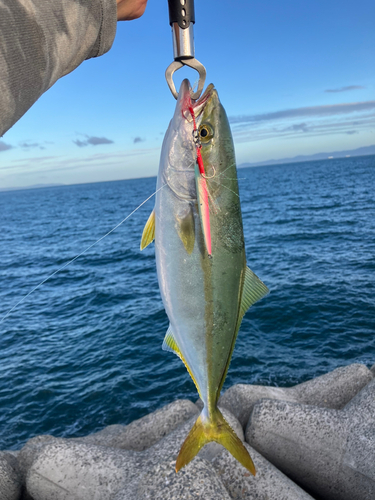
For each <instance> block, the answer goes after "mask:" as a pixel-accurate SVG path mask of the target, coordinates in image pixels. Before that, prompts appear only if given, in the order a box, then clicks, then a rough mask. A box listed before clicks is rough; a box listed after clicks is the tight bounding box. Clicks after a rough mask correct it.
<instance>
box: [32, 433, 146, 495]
mask: <svg viewBox="0 0 375 500" xmlns="http://www.w3.org/2000/svg"><path fill="white" fill-rule="evenodd" d="M136 455H137V453H136V452H133V451H126V450H115V449H111V448H107V447H104V446H95V445H91V444H84V443H73V442H65V443H51V444H47V445H45V446H44V448H43V449H42V450H41V451H40V452H39V454H38V455H37V457H36V459H35V460H34V462H33V464H32V465H31V467H30V469H29V471H28V474H27V478H26V487H27V492H28V493H29V494H30V495H31V496H32V498H33V499H34V500H72V499H77V500H78V499H79V500H112V498H113V497H114V495H115V494H116V493H117V492H118V491H119V490H120V488H121V486H122V485H123V483H124V481H125V480H127V481H131V480H132V479H133V478H134V477H136V476H137V475H138V474H139V468H140V460H139V457H137V456H136ZM139 455H140V454H139Z"/></svg>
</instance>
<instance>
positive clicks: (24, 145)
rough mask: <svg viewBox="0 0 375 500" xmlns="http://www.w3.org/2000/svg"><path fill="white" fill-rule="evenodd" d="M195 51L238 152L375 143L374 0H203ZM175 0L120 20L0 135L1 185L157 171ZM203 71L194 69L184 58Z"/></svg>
mask: <svg viewBox="0 0 375 500" xmlns="http://www.w3.org/2000/svg"><path fill="white" fill-rule="evenodd" d="M195 12H196V24H195V26H194V35H195V55H196V58H197V59H198V60H199V61H201V62H202V63H203V64H204V65H205V67H206V69H207V82H206V83H207V84H208V83H210V82H212V83H214V84H215V87H216V88H217V90H218V93H219V97H220V100H221V102H222V104H223V106H224V107H225V109H226V112H227V115H228V117H229V120H230V123H231V127H232V132H233V138H234V143H235V148H236V157H237V164H241V163H246V162H250V163H254V162H261V161H265V160H269V159H278V158H288V157H293V156H297V155H301V154H302V155H310V154H314V153H320V152H325V151H327V152H332V151H340V150H349V149H355V148H358V147H362V146H370V145H373V144H375V78H374V77H375V29H374V25H375V2H374V1H373V0H357V1H349V0H343V1H341V2H337V0H324V1H321V0H316V1H315V2H306V1H301V0H285V1H283V2H280V1H279V0H251V1H249V0H236V1H229V0H226V1H224V0H216V1H213V0H195ZM172 60H173V52H172V39H171V31H170V27H169V19H168V6H167V0H162V1H160V0H149V2H148V6H147V9H146V12H145V14H144V16H143V17H142V18H140V19H138V20H135V21H130V22H120V23H118V24H117V34H116V38H115V41H114V44H113V47H112V48H111V50H110V51H109V52H108V53H107V54H105V55H104V56H101V57H98V58H94V59H90V60H87V61H84V62H83V63H82V64H81V65H80V66H79V67H78V68H77V69H76V70H75V71H73V72H72V73H70V74H69V75H67V76H65V77H63V78H61V79H60V80H59V81H58V82H57V83H56V84H55V85H54V86H53V87H52V88H51V89H49V90H48V91H47V92H46V93H45V94H44V95H43V96H42V97H41V98H40V99H39V100H38V101H37V102H36V103H35V104H34V106H33V107H32V108H31V109H30V110H29V111H28V112H27V113H26V114H25V115H24V116H23V117H22V118H21V119H20V120H19V121H18V122H17V123H16V124H15V125H14V126H13V127H12V128H11V129H10V130H9V131H8V132H6V134H4V136H3V137H2V138H0V188H8V187H26V186H34V185H39V184H77V183H86V182H99V181H110V180H119V179H127V178H135V177H148V176H153V175H156V174H157V169H158V163H159V155H160V149H161V144H162V140H163V136H164V133H165V131H166V129H167V126H168V123H169V120H170V119H171V117H172V114H173V111H174V107H175V99H174V98H173V96H172V94H171V93H170V91H169V88H168V86H167V84H166V81H165V77H164V73H165V69H166V68H167V66H168V65H169V64H170V63H171V62H172ZM175 75H176V76H175V82H176V86H177V87H178V86H179V83H180V82H181V81H182V79H183V78H185V77H188V78H189V79H190V80H191V82H192V83H193V82H195V80H196V78H197V73H195V72H194V71H193V70H188V69H185V68H183V69H181V70H179V71H178V72H177V73H176V74H175Z"/></svg>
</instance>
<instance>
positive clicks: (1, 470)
mask: <svg viewBox="0 0 375 500" xmlns="http://www.w3.org/2000/svg"><path fill="white" fill-rule="evenodd" d="M21 490H22V478H21V474H20V470H19V466H18V462H17V459H16V458H15V457H14V456H13V455H11V454H10V453H7V452H5V451H0V500H19V499H20V498H21Z"/></svg>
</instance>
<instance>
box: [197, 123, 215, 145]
mask: <svg viewBox="0 0 375 500" xmlns="http://www.w3.org/2000/svg"><path fill="white" fill-rule="evenodd" d="M213 136H214V131H213V129H212V127H211V125H209V124H208V123H203V124H202V125H201V126H200V127H199V137H200V140H201V141H202V142H203V143H207V142H209V141H210V140H211V139H212V138H213Z"/></svg>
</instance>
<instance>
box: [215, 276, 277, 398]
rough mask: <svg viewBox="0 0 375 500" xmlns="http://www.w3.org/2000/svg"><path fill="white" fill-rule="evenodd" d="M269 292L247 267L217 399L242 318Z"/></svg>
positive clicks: (218, 395)
mask: <svg viewBox="0 0 375 500" xmlns="http://www.w3.org/2000/svg"><path fill="white" fill-rule="evenodd" d="M268 293H269V290H268V288H267V287H266V285H265V284H264V283H263V281H261V280H260V279H259V278H258V276H257V275H256V274H254V273H253V271H252V270H251V269H250V268H248V267H245V278H244V283H243V286H242V294H241V304H240V308H239V312H238V318H237V325H236V332H235V335H234V337H233V343H232V348H231V351H230V354H229V356H228V361H227V364H226V367H225V369H224V372H223V377H222V379H221V382H220V384H219V389H218V391H217V400H219V397H220V392H221V389H222V388H223V384H224V380H225V377H226V376H227V373H228V370H229V364H230V360H231V358H232V354H233V350H234V344H235V343H236V339H237V334H238V330H239V329H240V326H241V322H242V318H243V316H244V314H245V312H246V311H247V310H248V309H249V307H251V306H252V305H253V304H255V302H257V301H258V300H260V299H261V298H263V297H264V296H265V295H267V294H268Z"/></svg>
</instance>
